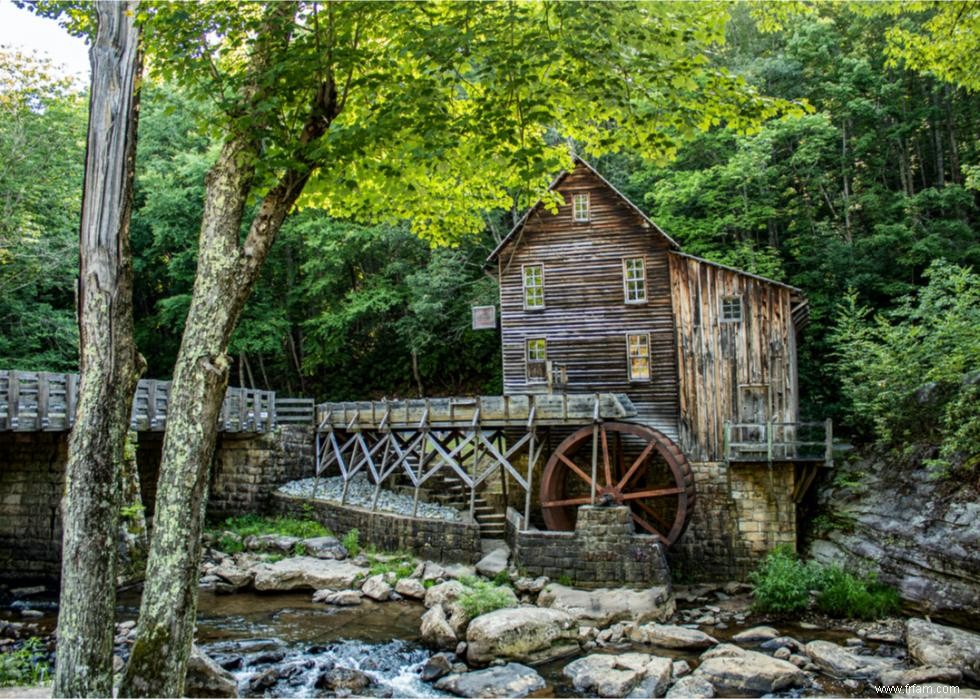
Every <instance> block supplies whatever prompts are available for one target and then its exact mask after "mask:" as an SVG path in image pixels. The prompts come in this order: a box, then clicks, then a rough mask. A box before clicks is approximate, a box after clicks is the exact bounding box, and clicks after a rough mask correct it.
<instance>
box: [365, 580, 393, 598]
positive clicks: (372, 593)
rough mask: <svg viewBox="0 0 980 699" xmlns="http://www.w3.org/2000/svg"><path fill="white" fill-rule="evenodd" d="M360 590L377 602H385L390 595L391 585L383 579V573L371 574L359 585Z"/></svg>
mask: <svg viewBox="0 0 980 699" xmlns="http://www.w3.org/2000/svg"><path fill="white" fill-rule="evenodd" d="M361 592H363V593H364V596H365V597H370V598H371V599H373V600H375V601H377V602H386V601H388V598H389V597H391V585H389V584H388V583H387V582H386V581H385V576H384V575H372V576H371V577H370V578H368V579H367V580H365V581H364V584H363V585H361Z"/></svg>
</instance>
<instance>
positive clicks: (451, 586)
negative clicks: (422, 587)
mask: <svg viewBox="0 0 980 699" xmlns="http://www.w3.org/2000/svg"><path fill="white" fill-rule="evenodd" d="M464 589H465V588H464V587H463V583H461V582H459V581H458V580H450V581H448V582H444V583H440V584H439V585H433V586H432V587H430V588H429V590H428V591H427V592H426V593H425V606H426V608H427V609H431V608H432V607H435V606H438V605H440V604H448V603H450V602H455V601H456V600H457V599H459V596H460V595H461V594H463V590H464Z"/></svg>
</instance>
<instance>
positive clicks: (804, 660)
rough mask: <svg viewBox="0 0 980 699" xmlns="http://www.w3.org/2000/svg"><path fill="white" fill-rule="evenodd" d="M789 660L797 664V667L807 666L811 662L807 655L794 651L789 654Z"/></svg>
mask: <svg viewBox="0 0 980 699" xmlns="http://www.w3.org/2000/svg"><path fill="white" fill-rule="evenodd" d="M789 661H790V662H791V663H793V664H794V665H796V667H806V666H807V665H809V664H810V659H809V658H808V657H806V656H805V655H800V654H798V653H793V654H792V655H790V656H789Z"/></svg>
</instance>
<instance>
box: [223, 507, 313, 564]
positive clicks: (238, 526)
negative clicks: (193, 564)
mask: <svg viewBox="0 0 980 699" xmlns="http://www.w3.org/2000/svg"><path fill="white" fill-rule="evenodd" d="M209 533H210V535H211V536H212V538H214V540H215V547H216V548H218V549H220V550H221V551H225V552H226V553H238V552H239V551H244V550H245V546H244V544H243V540H244V539H245V538H246V537H249V536H262V535H265V534H273V535H276V536H293V537H297V538H299V539H310V538H313V537H317V536H332V533H331V532H330V530H329V529H327V528H326V527H324V526H323V525H322V524H320V523H319V522H316V521H314V520H312V519H296V518H293V517H262V516H260V515H255V514H248V515H241V516H239V517H228V518H227V519H225V520H223V521H222V522H220V523H218V524H217V525H215V526H214V527H212V528H211V530H209ZM303 553H304V552H301V551H297V552H296V555H303Z"/></svg>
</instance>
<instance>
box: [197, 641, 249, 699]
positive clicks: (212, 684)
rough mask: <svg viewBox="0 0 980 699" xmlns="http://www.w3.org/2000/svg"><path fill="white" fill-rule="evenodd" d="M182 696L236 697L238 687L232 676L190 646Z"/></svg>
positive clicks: (204, 654) (199, 650)
mask: <svg viewBox="0 0 980 699" xmlns="http://www.w3.org/2000/svg"><path fill="white" fill-rule="evenodd" d="M184 694H186V695H187V696H189V697H237V696H238V685H237V683H236V682H235V677H234V675H232V674H231V673H230V672H228V671H227V670H225V669H224V668H223V667H221V666H220V665H218V663H216V662H215V661H214V660H212V659H211V657H210V656H209V655H208V654H207V653H205V652H204V651H202V650H201V649H200V648H198V647H197V646H196V645H192V646H191V655H190V658H189V659H188V660H187V679H186V680H185V681H184Z"/></svg>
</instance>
